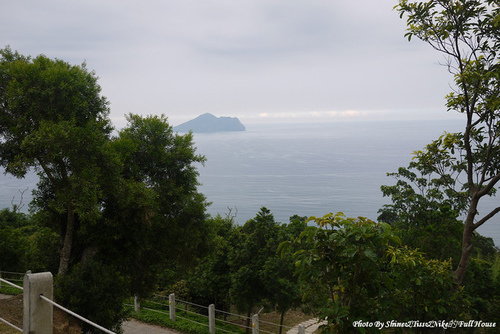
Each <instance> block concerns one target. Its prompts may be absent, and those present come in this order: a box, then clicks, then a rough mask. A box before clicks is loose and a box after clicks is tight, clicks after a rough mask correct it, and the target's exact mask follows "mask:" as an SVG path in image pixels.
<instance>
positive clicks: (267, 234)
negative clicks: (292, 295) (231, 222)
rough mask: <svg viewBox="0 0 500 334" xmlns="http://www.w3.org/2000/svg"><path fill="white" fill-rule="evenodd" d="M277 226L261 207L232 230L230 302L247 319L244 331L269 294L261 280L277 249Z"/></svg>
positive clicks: (272, 217)
mask: <svg viewBox="0 0 500 334" xmlns="http://www.w3.org/2000/svg"><path fill="white" fill-rule="evenodd" d="M278 231H279V225H278V223H277V222H275V221H274V216H273V214H272V213H271V211H269V209H267V208H265V207H263V208H261V209H260V211H259V212H258V213H257V215H256V216H255V217H254V218H252V219H250V220H248V221H247V222H246V223H245V225H243V226H240V227H239V228H237V229H236V230H235V233H234V234H233V235H234V238H233V245H234V247H233V249H232V253H231V254H230V259H229V264H230V266H231V273H232V284H231V289H230V294H231V299H232V302H233V304H234V305H235V306H236V308H237V309H238V311H240V312H246V314H247V316H248V321H247V332H248V328H250V327H249V325H250V316H251V312H252V310H253V308H255V307H256V306H258V305H259V303H261V304H263V303H264V301H265V299H266V298H267V297H268V296H269V295H270V294H269V291H268V290H267V284H266V282H265V280H264V275H263V271H264V267H265V263H266V261H268V259H269V258H271V257H273V256H275V254H276V250H277V248H278V240H279V239H278V233H279V232H278Z"/></svg>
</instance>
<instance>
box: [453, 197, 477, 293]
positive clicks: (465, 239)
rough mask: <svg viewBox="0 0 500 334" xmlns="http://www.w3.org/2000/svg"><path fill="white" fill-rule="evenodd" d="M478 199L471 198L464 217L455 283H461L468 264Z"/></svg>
mask: <svg viewBox="0 0 500 334" xmlns="http://www.w3.org/2000/svg"><path fill="white" fill-rule="evenodd" d="M477 204H478V200H474V199H473V200H472V202H471V205H470V207H469V212H468V214H467V218H465V224H464V233H463V236H462V255H461V256H460V262H459V263H458V266H457V269H456V270H455V272H454V275H455V277H454V278H453V280H454V282H455V284H457V285H461V284H462V282H463V279H464V275H465V272H466V271H467V266H468V265H469V260H470V255H471V252H472V247H473V245H472V235H473V233H474V230H475V226H474V217H475V216H476V213H477V210H476V209H477Z"/></svg>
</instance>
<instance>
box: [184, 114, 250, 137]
mask: <svg viewBox="0 0 500 334" xmlns="http://www.w3.org/2000/svg"><path fill="white" fill-rule="evenodd" d="M174 131H175V132H184V133H187V132H189V131H192V132H193V133H203V132H204V133H208V132H227V131H245V126H244V125H243V124H241V122H240V120H239V119H238V118H236V117H216V116H214V115H212V114H210V113H206V114H203V115H200V116H198V117H196V118H195V119H192V120H190V121H187V122H186V123H182V124H179V125H177V126H174Z"/></svg>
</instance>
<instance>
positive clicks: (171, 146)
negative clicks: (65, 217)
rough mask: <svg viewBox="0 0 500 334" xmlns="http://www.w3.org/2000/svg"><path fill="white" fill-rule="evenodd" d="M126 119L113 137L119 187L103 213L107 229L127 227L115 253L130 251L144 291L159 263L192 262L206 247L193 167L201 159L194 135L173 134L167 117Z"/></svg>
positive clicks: (205, 229) (202, 200) (201, 203)
mask: <svg viewBox="0 0 500 334" xmlns="http://www.w3.org/2000/svg"><path fill="white" fill-rule="evenodd" d="M127 119H128V122H129V124H128V126H127V127H125V128H124V129H122V130H121V131H120V132H119V135H118V137H117V138H115V139H114V142H113V147H114V148H115V149H116V151H117V152H119V155H120V160H121V161H122V163H123V165H122V166H123V167H122V172H121V175H122V179H121V185H120V187H122V188H123V189H122V190H123V191H118V192H112V193H110V194H109V196H110V197H109V202H108V203H107V204H108V206H107V207H106V208H105V215H106V217H107V218H108V219H109V221H112V222H113V223H112V224H111V225H110V229H111V230H114V228H113V227H114V226H122V227H126V228H122V229H121V230H120V232H119V233H118V235H119V236H117V238H119V239H120V240H123V243H122V244H123V245H124V246H123V247H122V248H121V249H120V250H119V252H120V253H122V254H123V253H126V254H129V255H130V257H129V258H128V260H127V262H126V263H127V264H129V265H130V268H129V270H130V271H131V272H134V273H135V275H134V277H135V279H136V280H137V281H136V282H134V283H135V284H133V286H135V287H136V291H135V292H136V293H138V294H139V295H144V294H146V293H147V290H148V289H146V287H148V288H149V289H151V287H152V284H151V283H152V282H154V279H155V276H156V275H155V273H157V272H158V271H160V270H163V267H162V266H165V265H166V264H167V263H170V264H176V265H179V264H180V265H182V264H189V263H192V262H193V260H194V259H196V258H197V257H199V256H200V255H201V254H204V253H205V251H206V247H207V236H208V235H209V233H208V231H209V227H208V225H207V224H206V218H207V217H206V213H205V207H206V202H205V197H204V196H203V195H202V194H200V193H199V192H198V191H197V186H198V179H197V177H198V171H197V167H198V165H199V164H202V163H203V162H204V161H205V158H204V157H203V156H201V155H198V154H196V148H195V147H194V143H193V138H192V134H185V135H180V134H177V133H174V132H173V130H172V127H171V126H170V125H169V123H168V121H167V118H166V117H165V116H163V115H162V116H147V117H141V116H139V115H133V114H130V115H128V117H127ZM132 231H135V232H132ZM111 232H112V231H110V233H111ZM115 233H116V232H115ZM125 245H127V246H125ZM129 246H132V247H129ZM130 259H133V261H130ZM139 287H144V290H143V291H141V289H139Z"/></svg>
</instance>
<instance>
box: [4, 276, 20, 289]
mask: <svg viewBox="0 0 500 334" xmlns="http://www.w3.org/2000/svg"><path fill="white" fill-rule="evenodd" d="M0 282H4V283H7V284H8V285H12V286H13V287H14V288H18V289H19V290H23V287H22V286H19V285H15V284H14V283H11V282H9V281H6V280H4V279H3V278H0ZM0 286H1V285H0Z"/></svg>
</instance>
